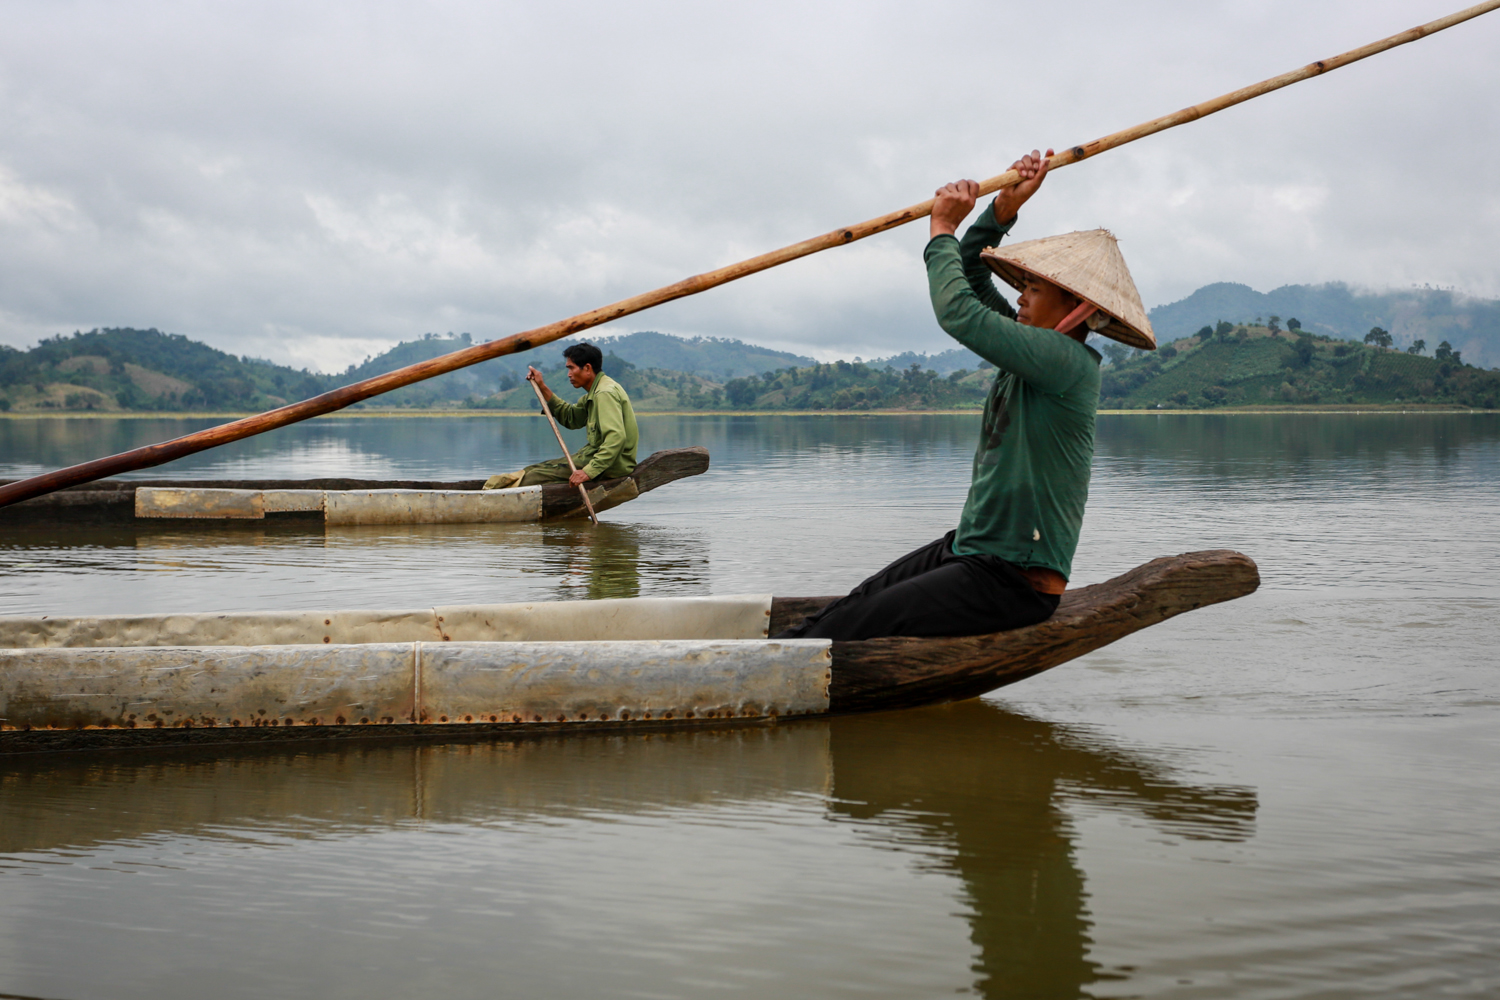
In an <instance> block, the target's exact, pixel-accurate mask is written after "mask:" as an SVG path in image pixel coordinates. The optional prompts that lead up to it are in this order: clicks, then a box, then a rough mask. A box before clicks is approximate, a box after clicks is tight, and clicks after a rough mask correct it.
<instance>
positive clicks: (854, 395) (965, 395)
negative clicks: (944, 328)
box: [724, 361, 994, 410]
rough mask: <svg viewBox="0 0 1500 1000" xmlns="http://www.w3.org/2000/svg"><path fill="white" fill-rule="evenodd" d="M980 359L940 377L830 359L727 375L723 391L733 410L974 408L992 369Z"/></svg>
mask: <svg viewBox="0 0 1500 1000" xmlns="http://www.w3.org/2000/svg"><path fill="white" fill-rule="evenodd" d="M980 364H981V365H982V366H983V369H985V370H975V371H967V370H965V369H957V370H955V371H952V372H950V373H949V374H948V375H947V376H946V377H944V376H942V375H939V374H938V373H937V372H935V371H932V370H931V369H923V368H922V367H921V366H920V365H917V364H913V365H911V366H909V367H907V368H904V369H901V370H899V371H898V370H896V369H893V368H874V367H871V366H870V365H867V364H864V363H863V362H859V361H855V362H849V361H835V362H833V363H831V364H826V365H810V366H808V367H805V368H784V369H782V370H781V371H776V372H766V373H764V374H762V375H760V376H759V377H757V378H739V379H732V380H730V381H729V382H728V383H726V384H725V386H724V396H725V399H726V402H727V403H728V405H729V406H730V407H731V408H733V409H736V410H892V409H900V410H931V409H942V410H949V409H979V408H981V407H983V406H984V397H985V394H986V392H988V390H989V384H990V379H991V378H993V375H994V373H993V371H990V370H987V369H989V366H988V365H985V364H984V363H983V362H980Z"/></svg>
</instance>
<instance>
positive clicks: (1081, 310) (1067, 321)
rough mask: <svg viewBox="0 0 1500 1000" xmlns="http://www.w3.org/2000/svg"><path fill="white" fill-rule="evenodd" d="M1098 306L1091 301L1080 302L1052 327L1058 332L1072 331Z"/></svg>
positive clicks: (1094, 311) (1092, 313)
mask: <svg viewBox="0 0 1500 1000" xmlns="http://www.w3.org/2000/svg"><path fill="white" fill-rule="evenodd" d="M1098 310H1099V307H1098V306H1096V305H1094V304H1093V303H1092V302H1080V303H1078V308H1077V309H1074V310H1073V311H1072V312H1070V313H1068V314H1067V315H1066V316H1064V317H1063V318H1062V321H1061V322H1060V323H1058V324H1057V326H1055V327H1053V329H1055V330H1056V331H1057V332H1058V333H1072V332H1073V331H1074V330H1076V329H1077V328H1078V324H1080V323H1083V322H1085V321H1086V320H1087V319H1088V318H1089V317H1090V316H1092V315H1094V313H1096V312H1098Z"/></svg>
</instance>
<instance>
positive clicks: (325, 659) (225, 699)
mask: <svg viewBox="0 0 1500 1000" xmlns="http://www.w3.org/2000/svg"><path fill="white" fill-rule="evenodd" d="M415 665H416V659H415V647H414V644H412V643H381V644H368V645H358V646H323V645H318V646H243V647H235V646H229V647H226V646H212V647H181V646H172V647H157V648H139V649H131V648H102V649H26V650H16V649H5V650H0V728H3V729H26V728H32V729H49V728H50V729H88V728H117V727H118V728H127V729H150V728H177V727H187V726H194V727H198V726H210V727H211V726H261V725H283V726H284V725H343V724H348V725H357V724H361V723H368V724H371V725H374V724H379V723H387V724H389V723H396V722H410V721H411V718H412V715H413V710H414V704H413V692H414V690H415V680H416V678H415V673H414V670H415Z"/></svg>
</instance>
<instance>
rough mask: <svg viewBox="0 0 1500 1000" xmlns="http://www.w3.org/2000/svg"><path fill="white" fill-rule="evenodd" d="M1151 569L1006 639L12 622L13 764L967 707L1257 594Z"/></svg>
mask: <svg viewBox="0 0 1500 1000" xmlns="http://www.w3.org/2000/svg"><path fill="white" fill-rule="evenodd" d="M1259 583H1260V577H1259V573H1258V571H1257V569H1256V566H1255V563H1254V562H1253V561H1252V560H1250V559H1249V558H1248V557H1246V556H1244V555H1241V554H1240V553H1238V552H1233V551H1229V550H1216V551H1208V552H1192V553H1187V554H1185V555H1180V556H1174V557H1170V558H1163V559H1156V560H1154V561H1152V562H1149V563H1147V564H1145V565H1144V566H1140V567H1137V568H1136V569H1133V570H1131V571H1129V572H1127V573H1124V574H1122V575H1120V576H1118V577H1115V578H1114V579H1112V580H1109V581H1107V582H1105V583H1101V584H1096V585H1093V586H1089V587H1081V588H1078V589H1077V590H1072V591H1069V592H1068V593H1067V594H1066V595H1065V596H1064V598H1063V600H1062V603H1061V604H1060V605H1059V607H1058V610H1057V613H1056V614H1055V615H1053V617H1052V618H1050V619H1048V620H1047V621H1045V622H1042V623H1041V624H1038V625H1033V626H1030V627H1028V628H1024V629H1017V630H1015V631H1012V632H1002V633H997V634H994V635H983V636H967V637H956V638H924V639H912V638H886V639H871V640H866V641H862V642H829V641H827V640H823V639H796V640H776V639H768V638H766V636H767V635H768V634H774V633H775V632H777V631H779V630H780V629H782V628H785V627H786V626H787V625H789V624H792V623H793V622H795V621H798V620H800V619H801V617H802V616H804V615H805V614H807V613H808V612H809V611H811V610H815V609H816V608H818V607H821V606H822V605H823V604H824V603H826V602H827V601H828V600H829V598H773V597H769V596H748V597H709V598H631V599H624V600H606V601H576V602H541V603H536V604H513V605H475V606H466V607H449V608H427V609H419V610H407V611H363V612H361V611H346V612H316V611H308V612H291V613H246V614H187V615H145V616H105V617H98V618H58V617H50V616H46V617H31V618H21V617H12V618H0V753H27V752H39V751H49V750H71V749H84V748H90V747H131V746H165V745H182V744H202V743H244V742H252V741H254V742H259V741H265V740H278V741H285V740H305V739H351V738H369V737H391V736H409V737H410V736H416V737H425V738H439V739H461V738H474V737H482V736H483V735H485V734H487V733H490V734H495V733H502V732H503V733H506V734H514V733H516V732H518V731H529V732H539V733H540V732H559V731H579V730H600V729H610V730H618V729H622V728H629V729H639V728H656V727H681V726H703V725H724V724H726V723H730V722H734V723H745V722H752V723H753V722H772V721H775V720H778V719H787V718H795V717H812V716H819V715H829V714H838V713H848V712H866V711H877V710H882V709H894V708H906V707H912V706H917V705H925V704H933V703H939V702H947V701H956V700H960V699H964V698H972V697H975V696H977V695H980V694H983V693H985V692H986V691H990V690H993V689H995V688H997V687H1001V686H1004V685H1006V684H1012V683H1014V682H1016V681H1018V680H1022V679H1023V678H1026V677H1030V676H1031V675H1033V674H1036V673H1039V672H1041V671H1043V670H1046V669H1048V668H1050V667H1054V666H1057V665H1058V664H1060V663H1065V662H1067V661H1068V660H1071V659H1074V658H1075V657H1078V656H1081V655H1083V654H1084V653H1087V652H1090V651H1091V650H1094V649H1098V648H1099V647H1101V646H1105V645H1107V644H1109V643H1111V642H1113V641H1115V640H1116V639H1119V638H1121V637H1123V636H1125V635H1128V634H1130V633H1132V632H1135V631H1137V630H1139V629H1142V628H1145V627H1147V626H1149V625H1154V624H1156V623H1157V622H1161V621H1164V620H1166V619H1167V618H1171V617H1173V616H1175V615H1178V614H1181V613H1183V612H1185V611H1191V610H1193V609H1195V608H1199V607H1204V606H1206V605H1209V604H1216V603H1219V602H1222V601H1227V600H1232V599H1234V598H1236V597H1242V596H1244V595H1246V594H1249V593H1251V592H1253V591H1254V590H1255V589H1256V587H1257V586H1259Z"/></svg>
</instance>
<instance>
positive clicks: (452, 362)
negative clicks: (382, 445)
mask: <svg viewBox="0 0 1500 1000" xmlns="http://www.w3.org/2000/svg"><path fill="white" fill-rule="evenodd" d="M1496 8H1500V0H1486V2H1484V3H1479V4H1475V5H1474V6H1472V7H1468V8H1466V9H1464V10H1461V11H1458V12H1457V13H1455V14H1449V15H1448V16H1447V17H1440V18H1438V19H1437V20H1436V21H1429V22H1428V23H1427V24H1423V25H1421V26H1419V27H1416V28H1410V29H1408V30H1406V31H1403V32H1400V33H1398V34H1395V35H1391V36H1390V37H1389V38H1382V39H1381V40H1380V41H1378V42H1371V43H1370V44H1369V45H1365V46H1362V47H1360V48H1357V49H1351V50H1350V51H1348V52H1345V53H1344V54H1343V55H1338V56H1334V57H1333V58H1331V59H1320V60H1318V61H1317V62H1315V63H1310V64H1308V65H1306V66H1303V67H1302V68H1301V69H1294V70H1292V71H1291V72H1289V73H1283V74H1281V75H1280V76H1273V77H1271V78H1270V79H1269V80H1262V81H1261V82H1260V83H1256V84H1252V85H1251V86H1248V87H1241V88H1240V89H1239V90H1234V91H1230V92H1229V93H1227V94H1224V95H1222V96H1220V97H1216V98H1214V99H1213V100H1210V101H1204V102H1203V103H1202V104H1194V105H1193V106H1192V107H1188V108H1183V109H1182V110H1181V111H1177V112H1174V113H1173V114H1170V115H1164V116H1162V117H1161V118H1154V119H1152V120H1151V121H1148V122H1143V123H1142V124H1140V125H1137V126H1135V127H1134V128H1128V129H1124V130H1122V131H1119V132H1115V133H1113V134H1111V135H1107V136H1105V137H1104V138H1102V139H1095V140H1094V141H1093V142H1086V143H1083V144H1082V145H1079V146H1071V147H1069V148H1067V149H1065V150H1063V151H1062V152H1061V153H1058V154H1056V155H1055V156H1053V157H1052V158H1051V159H1050V160H1049V161H1048V163H1049V166H1050V168H1051V169H1054V170H1055V169H1057V168H1058V167H1066V166H1068V165H1069V164H1072V163H1077V162H1078V161H1080V160H1086V159H1089V158H1090V157H1094V156H1098V155H1099V154H1100V153H1103V152H1105V151H1106V150H1110V149H1114V148H1116V147H1118V146H1123V145H1125V144H1126V143H1128V142H1134V141H1135V140H1137V139H1143V138H1145V137H1146V136H1148V135H1154V134H1156V133H1157V132H1162V131H1165V130H1166V129H1169V128H1173V127H1174V126H1177V125H1184V124H1186V123H1188V122H1192V121H1197V120H1198V119H1199V118H1204V117H1207V116H1208V115H1211V114H1213V113H1214V112H1216V111H1223V110H1224V109H1225V108H1230V107H1233V106H1234V105H1236V104H1242V103H1244V102H1245V101H1248V100H1250V99H1251V98H1254V97H1259V96H1261V95H1262V94H1269V93H1270V92H1271V91H1273V90H1280V89H1281V88H1282V87H1289V86H1291V85H1292V84H1294V83H1298V82H1300V81H1302V80H1306V79H1309V78H1310V77H1314V76H1321V75H1322V74H1324V73H1328V72H1330V71H1332V70H1336V69H1338V68H1340V67H1342V66H1347V65H1349V64H1350V63H1352V62H1358V61H1359V60H1361V59H1367V58H1369V57H1370V56H1373V55H1376V54H1378V53H1381V52H1384V51H1386V50H1387V49H1393V48H1395V47H1396V46H1398V45H1405V44H1406V43H1408V42H1414V41H1416V40H1417V39H1419V38H1425V37H1427V36H1428V35H1431V34H1434V33H1436V32H1439V31H1442V30H1444V29H1445V28H1451V27H1453V26H1454V25H1455V24H1462V23H1463V22H1464V21H1467V20H1470V19H1471V18H1475V17H1478V16H1479V15H1481V14H1487V13H1489V12H1490V11H1492V10H1495V9H1496ZM1018 180H1020V176H1019V175H1018V174H1017V173H1016V172H1015V171H1014V170H1007V171H1006V172H1005V173H1003V174H997V175H996V176H994V177H991V178H990V179H989V180H987V181H984V182H983V183H982V184H980V185H979V191H980V194H981V195H987V194H993V193H994V192H996V191H998V190H1000V189H1001V188H1003V187H1008V186H1010V185H1012V184H1014V183H1016V181H1018ZM930 214H932V199H930V198H929V199H928V200H927V201H924V202H920V203H919V204H916V205H912V206H911V207H910V208H903V209H901V210H900V211H897V212H891V213H889V214H887V215H882V216H880V217H879V218H875V219H870V220H869V221H868V222H861V223H860V224H858V225H855V226H848V227H846V228H843V229H835V230H833V231H832V232H828V233H824V234H823V235H822V236H815V237H813V238H812V239H810V240H803V241H802V242H801V243H793V244H792V245H791V246H787V247H782V248H781V249H780V250H773V251H771V252H770V253H764V254H761V255H760V256H758V257H751V258H750V259H748V260H742V261H740V262H739V263H738V264H730V265H729V266H727V267H721V268H719V269H718V270H714V271H706V272H704V273H703V274H698V275H694V276H693V277H691V278H684V279H683V280H681V281H679V282H676V283H675V284H671V285H667V286H665V287H663V288H658V289H657V290H656V291H654V292H646V293H644V294H641V295H632V296H631V297H630V298H628V299H621V300H620V301H619V302H616V303H614V304H612V305H607V306H602V307H600V308H598V309H591V310H589V311H588V312H584V313H579V314H578V315H577V316H573V317H570V318H568V319H563V320H558V321H557V322H555V323H548V324H547V325H546V326H539V327H536V328H535V329H533V330H527V331H525V332H524V333H516V334H512V335H510V336H509V337H504V338H501V339H500V340H492V341H489V342H488V343H484V344H476V345H475V346H473V347H468V348H465V349H464V350H462V351H454V352H453V353H452V354H445V355H443V356H442V357H437V358H433V359H431V360H429V361H422V362H419V363H417V364H414V365H408V366H407V367H405V368H398V369H397V370H395V371H393V372H387V373H386V374H384V375H377V376H375V377H374V378H367V379H365V380H364V381H362V382H354V383H352V384H350V385H346V386H343V387H341V388H338V389H333V390H331V391H329V392H325V393H323V394H322V395H321V396H314V397H313V398H311V399H305V400H303V401H302V402H300V403H292V404H290V405H287V406H283V407H281V408H279V409H275V410H269V411H267V412H265V413H261V414H257V415H256V416H253V417H245V418H243V419H240V420H234V421H231V422H229V423H227V424H220V425H219V426H217V427H209V428H207V429H205V430H201V431H198V432H196V433H193V434H187V435H184V436H183V437H180V438H174V439H172V440H171V441H164V442H162V443H160V444H153V445H147V446H146V447H144V448H135V449H133V450H131V451H126V452H121V453H120V454H118V455H111V456H109V457H108V458H98V459H95V460H93V461H92V462H84V463H82V464H80V465H74V466H70V467H68V468H66V469H59V470H57V471H56V472H48V473H45V474H43V475H40V476H33V477H32V478H31V479H23V480H20V481H19V482H14V483H10V484H9V485H6V486H0V507H5V506H9V505H10V504H13V503H20V502H21V501H22V500H29V499H31V498H32V497H37V496H42V495H43V494H46V493H51V492H53V491H55V490H60V489H66V488H67V487H69V486H77V485H79V484H80V483H87V482H92V481H93V480H95V479H103V478H105V477H106V476H113V475H118V474H119V473H122V472H132V471H134V470H136V469H148V468H150V467H152V466H154V465H161V464H162V463H164V462H171V461H173V460H175V459H179V458H183V457H185V456H187V455H192V454H194V453H196V452H200V451H204V450H206V449H208V448H216V447H218V446H219V445H221V444H228V443H230V442H232V441H238V440H240V439H241V438H247V437H251V436H253V435H255V434H262V433H265V432H266V431H270V430H275V429H276V428H278V427H285V426H287V425H288V424H294V423H297V422H298V421H301V420H307V419H308V418H310V417H317V416H321V415H323V414H325V413H332V412H334V411H335V410H342V409H343V408H344V407H346V406H351V405H353V404H354V403H358V402H360V401H361V400H365V399H369V398H370V397H372V396H379V395H380V394H381V393H386V392H390V391H391V390H392V389H399V388H401V387H402V386H407V385H411V384H412V383H414V382H421V381H424V380H425V379H430V378H435V377H436V376H438V375H446V374H447V373H448V372H451V371H457V370H458V369H460V368H467V367H469V366H470V365H477V364H479V363H480V362H483V361H489V360H491V359H492V358H499V357H503V356H505V355H507V354H516V353H519V352H521V351H529V350H531V349H532V348H533V347H539V346H541V345H542V344H548V343H551V342H552V341H554V340H559V339H561V338H563V337H566V336H568V335H570V334H574V333H578V332H579V331H581V330H587V329H589V328H590V327H595V326H599V325H601V324H604V323H609V322H611V321H613V320H617V319H620V318H621V317H624V316H629V315H631V314H632V313H638V312H640V311H642V310H643V309H650V308H651V307H652V306H659V305H661V304H663V303H665V302H671V301H672V300H674V299H681V298H685V297H687V296H689V295H697V294H698V293H699V292H704V291H707V290H708V289H710V288H716V287H718V286H719V285H723V284H727V283H729V282H731V281H734V280H736V279H738V278H743V277H745V276H746V275H751V274H755V273H757V272H759V271H764V270H767V269H769V268H772V267H776V266H777V265H778V264H785V263H787V262H789V261H793V260H797V259H798V258H800V257H806V256H808V255H809V254H814V253H817V252H819V251H820V250H827V249H829V248H831V247H838V246H844V245H846V244H849V243H853V242H855V241H856V240H862V239H864V238H866V237H868V236H874V235H875V234H876V233H883V232H885V231H886V230H887V229H894V228H896V227H897V226H904V225H905V224H906V223H908V222H913V221H915V220H917V219H921V218H924V217H925V216H928V215H930Z"/></svg>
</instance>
